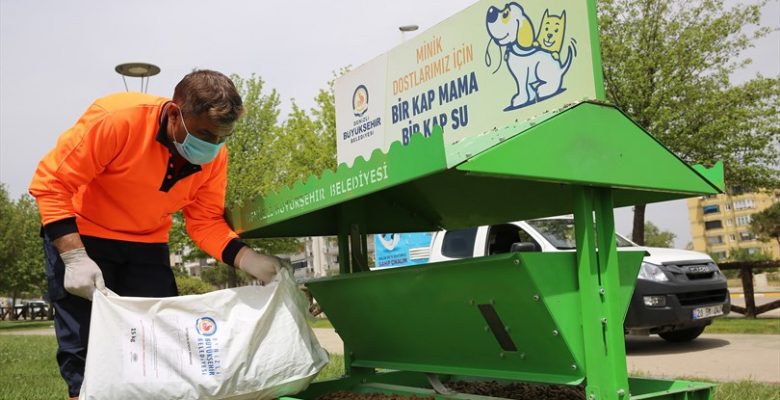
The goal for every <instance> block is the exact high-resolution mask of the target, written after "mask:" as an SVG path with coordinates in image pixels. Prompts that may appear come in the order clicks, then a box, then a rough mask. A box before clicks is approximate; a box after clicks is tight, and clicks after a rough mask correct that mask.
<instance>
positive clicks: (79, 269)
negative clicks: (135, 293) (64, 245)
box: [60, 247, 106, 300]
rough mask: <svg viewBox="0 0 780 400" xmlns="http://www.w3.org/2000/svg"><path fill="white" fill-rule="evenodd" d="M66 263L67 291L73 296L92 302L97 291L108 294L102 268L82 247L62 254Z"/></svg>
mask: <svg viewBox="0 0 780 400" xmlns="http://www.w3.org/2000/svg"><path fill="white" fill-rule="evenodd" d="M60 257H61V258H62V262H63V263H65V282H64V285H65V290H67V291H68V293H70V294H72V295H76V296H79V297H83V298H85V299H87V300H92V294H93V293H95V289H97V290H100V291H101V292H103V293H104V294H105V293H106V284H105V283H104V282H103V273H102V272H101V271H100V267H98V265H97V264H95V262H94V261H92V259H91V258H89V256H88V255H87V251H86V250H85V249H84V248H83V247H81V248H78V249H74V250H70V251H66V252H64V253H62V254H60Z"/></svg>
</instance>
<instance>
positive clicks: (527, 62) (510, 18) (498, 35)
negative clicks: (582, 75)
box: [485, 2, 576, 111]
mask: <svg viewBox="0 0 780 400" xmlns="http://www.w3.org/2000/svg"><path fill="white" fill-rule="evenodd" d="M559 22H560V21H559ZM486 24H487V31H488V34H489V35H490V38H491V42H495V43H496V44H497V45H498V46H499V48H501V49H502V53H503V57H502V59H504V60H506V64H507V68H508V69H509V73H510V74H511V75H512V78H514V80H515V83H516V84H517V93H516V94H515V95H514V96H512V100H511V102H510V104H509V106H507V107H506V108H505V109H504V111H509V110H516V109H518V108H522V107H526V106H529V105H531V104H534V103H536V102H539V101H542V100H545V99H547V98H550V97H552V96H555V95H557V94H559V93H561V92H563V91H564V90H565V88H564V87H563V77H564V76H565V75H566V72H568V70H569V67H570V66H571V63H572V61H573V59H574V57H575V56H576V47H574V43H576V42H574V41H573V40H572V42H573V43H572V44H571V45H569V46H568V54H567V57H566V61H565V62H561V60H556V59H555V57H553V51H551V49H545V48H542V47H541V46H540V45H539V44H538V43H539V41H538V40H537V37H536V31H535V30H534V26H533V24H532V23H531V19H530V18H529V17H528V15H527V14H526V13H525V11H524V10H523V7H522V6H520V4H518V3H515V2H512V3H508V4H507V5H506V6H504V8H503V9H498V8H496V7H492V6H491V7H490V8H489V9H488V11H487V17H486ZM561 31H562V29H561ZM561 36H562V32H561ZM551 39H552V38H551ZM562 39H563V38H562V37H561V42H562ZM544 40H545V38H542V41H544ZM534 44H536V46H535V45H534ZM552 45H553V44H551V46H552ZM488 46H490V43H488ZM488 50H489V48H488ZM485 62H486V64H487V65H488V66H490V56H489V53H486V57H485ZM499 62H500V61H499ZM500 67H501V66H500V65H499V68H500ZM496 71H498V69H496ZM494 73H495V72H494Z"/></svg>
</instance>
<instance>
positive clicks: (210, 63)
mask: <svg viewBox="0 0 780 400" xmlns="http://www.w3.org/2000/svg"><path fill="white" fill-rule="evenodd" d="M474 2H475V1H473V0H435V1H433V0H426V1H419V0H417V1H410V0H394V1H381V2H380V1H374V0H362V1H358V0H339V1H322V0H320V1H306V0H304V1H298V2H294V3H293V2H284V1H257V0H226V1H219V2H215V1H205V0H164V1H160V0H135V1H132V2H131V1H106V0H71V1H62V0H0V182H2V183H4V184H5V185H6V186H7V189H8V190H9V192H10V195H11V197H12V198H18V197H19V196H21V195H22V194H23V193H25V192H26V190H27V185H28V184H29V182H30V179H31V177H32V174H33V172H34V170H35V167H36V165H37V163H38V161H39V160H40V159H41V158H42V157H43V156H44V155H45V154H46V153H47V152H48V151H49V150H50V149H51V148H52V147H53V146H54V144H55V142H56V139H57V137H58V136H59V135H60V134H61V133H62V132H63V131H64V130H66V129H67V128H69V127H70V126H72V125H73V123H75V122H76V120H77V119H78V117H79V116H80V115H81V113H82V112H83V111H84V110H85V109H86V108H87V107H88V106H89V104H90V103H91V102H92V101H94V100H95V99H96V98H99V97H102V96H104V95H107V94H109V93H112V92H118V91H124V90H125V86H124V83H123V81H122V77H121V76H120V75H118V74H117V73H116V72H115V71H114V67H115V66H116V65H117V64H121V63H125V62H138V61H140V62H149V63H152V64H155V65H157V66H159V67H160V68H161V73H160V74H159V75H157V76H154V77H152V78H151V80H150V82H149V86H148V92H149V93H152V94H157V95H161V96H172V94H173V88H174V86H175V85H176V83H178V81H179V80H180V79H181V77H183V76H184V75H185V74H186V73H188V72H189V71H191V70H192V69H193V68H208V69H214V70H218V71H221V72H223V73H226V74H233V73H235V74H238V75H240V76H242V77H250V76H251V75H252V74H255V75H256V76H259V77H261V78H262V79H263V80H264V81H265V82H266V88H269V89H270V88H274V89H276V90H278V91H279V93H280V94H281V98H282V101H283V104H282V114H283V115H284V114H286V112H287V111H288V110H289V109H290V107H291V106H290V105H291V100H292V99H295V102H296V103H297V104H298V105H300V106H302V107H303V108H305V109H309V108H311V107H312V106H313V105H314V101H313V98H314V97H315V96H316V94H317V92H318V91H319V89H321V88H324V87H325V86H326V82H327V81H328V80H330V79H332V78H333V73H334V71H338V70H339V69H340V68H342V67H345V66H359V65H361V64H363V63H365V62H366V61H369V60H370V59H372V58H374V57H375V56H377V55H380V54H382V53H384V52H386V51H388V50H390V49H391V48H393V47H395V46H397V45H398V44H400V43H401V41H402V40H403V39H404V38H403V37H402V34H401V33H400V31H399V30H398V27H399V26H401V25H409V24H416V25H419V26H420V30H419V31H418V32H422V31H424V30H425V29H427V28H429V27H431V26H433V25H435V24H436V23H438V22H441V21H442V20H444V19H446V18H447V17H448V16H450V15H453V14H455V13H457V12H458V11H460V10H462V9H464V8H466V7H467V6H469V5H471V4H473V3H474ZM734 3H736V2H734V1H731V2H729V4H734ZM502 4H503V3H502V2H496V5H502ZM778 21H780V1H778V0H773V1H770V2H769V3H768V4H767V5H766V6H765V7H764V9H763V10H762V23H763V24H765V25H768V26H773V27H775V28H777V27H778V26H780V22H778ZM414 34H415V33H407V35H408V36H407V38H408V37H411V36H412V35H414ZM744 56H746V57H750V58H752V59H753V60H754V62H753V63H752V64H751V65H750V66H749V67H748V68H746V69H745V70H743V71H741V72H740V73H738V74H737V75H735V76H734V77H733V78H734V80H735V81H737V82H739V81H744V80H747V79H749V78H750V77H752V76H754V75H755V74H756V73H762V74H764V75H768V76H777V75H780V32H777V31H776V32H774V33H773V34H772V35H770V36H769V37H768V38H765V39H764V40H762V41H760V42H757V43H755V47H754V48H753V49H751V50H750V51H748V52H747V54H745V55H744ZM127 84H128V86H129V87H130V89H131V90H139V88H140V81H139V80H138V79H128V80H127ZM631 215H632V213H631V209H630V208H623V209H618V210H616V214H615V217H616V224H617V231H618V232H620V233H626V234H630V232H631ZM647 220H648V221H652V222H653V223H655V224H656V225H658V226H659V227H660V228H661V229H664V230H670V231H672V232H674V233H675V234H676V235H677V239H676V241H675V246H676V247H679V248H684V247H685V246H686V245H687V243H688V242H690V240H691V234H690V227H689V222H688V212H687V206H686V203H685V201H684V200H680V201H674V202H668V203H659V204H653V205H649V206H648V209H647Z"/></svg>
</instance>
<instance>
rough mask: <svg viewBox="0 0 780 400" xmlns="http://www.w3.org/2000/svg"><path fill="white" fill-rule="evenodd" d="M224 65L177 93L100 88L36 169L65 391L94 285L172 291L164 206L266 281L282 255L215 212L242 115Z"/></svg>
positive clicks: (83, 338) (74, 390) (77, 383)
mask: <svg viewBox="0 0 780 400" xmlns="http://www.w3.org/2000/svg"><path fill="white" fill-rule="evenodd" d="M243 112H244V108H243V105H242V101H241V96H240V95H239V94H238V92H237V90H236V88H235V86H234V85H233V82H231V81H230V79H229V78H228V77H226V76H225V75H223V74H221V73H219V72H215V71H208V70H200V71H195V72H192V73H190V74H189V75H187V76H185V77H184V79H182V80H181V82H179V84H178V85H176V89H175V90H174V93H173V99H167V98H163V97H155V96H150V95H146V94H142V93H120V94H115V95H111V96H108V97H104V98H101V99H98V100H97V101H95V103H93V104H92V105H91V106H90V107H89V108H88V109H87V111H86V112H85V113H84V115H82V116H81V118H80V119H79V120H78V122H77V123H76V125H74V126H73V127H72V128H70V129H69V130H67V131H66V132H65V133H63V134H62V135H61V136H60V138H59V139H58V141H57V145H56V147H55V148H54V149H53V150H52V151H51V152H49V154H47V155H46V156H45V157H44V158H43V160H41V162H40V164H38V168H37V170H36V171H35V176H34V177H33V180H32V183H31V184H30V194H32V195H33V196H34V197H35V198H36V200H37V202H38V208H39V210H40V213H41V219H42V223H43V230H42V231H43V238H44V250H45V253H46V276H47V279H48V284H49V290H48V296H49V300H50V301H51V302H52V303H53V305H54V308H55V311H56V313H55V319H54V327H55V332H56V334H57V341H58V345H59V346H58V350H57V362H58V363H59V366H60V372H61V374H62V377H63V378H64V379H65V381H66V382H67V384H68V390H69V393H70V396H71V397H75V396H78V394H79V390H80V388H81V383H82V380H83V375H84V360H85V359H86V352H87V339H88V334H89V323H90V311H91V305H92V303H91V299H92V295H93V293H94V292H95V290H100V291H103V292H105V289H106V288H108V289H111V290H112V291H114V292H116V293H117V294H119V295H120V296H144V297H166V296H176V295H177V294H178V291H177V289H176V282H175V281H174V277H173V272H172V271H171V266H170V259H169V252H168V245H167V242H168V231H169V230H170V227H171V214H173V213H175V212H177V211H179V210H183V211H184V217H185V219H186V226H187V233H188V234H189V235H190V237H191V238H192V239H193V241H194V242H195V243H196V244H197V245H198V246H199V247H200V248H201V249H203V250H204V251H206V252H207V253H209V254H210V255H211V256H212V257H214V258H216V259H218V260H221V261H222V262H224V263H226V264H230V265H233V266H235V267H237V268H239V269H241V270H244V271H246V272H247V273H249V274H251V275H253V276H254V277H256V278H257V279H258V280H260V281H261V282H264V283H267V282H269V281H270V280H271V279H273V277H274V276H275V275H276V273H277V272H278V270H279V268H280V262H279V259H278V258H276V257H272V256H266V255H262V254H259V253H256V252H255V251H254V250H252V249H251V248H249V247H248V246H246V245H245V244H243V243H242V242H241V241H240V240H238V235H236V233H235V232H233V231H232V230H231V229H230V227H229V226H228V225H227V223H226V222H225V219H224V217H223V215H224V214H223V213H224V203H225V187H226V184H227V183H226V181H227V157H228V155H227V149H226V148H225V145H224V143H225V140H227V139H228V137H229V136H230V135H231V133H232V131H233V127H234V126H235V122H236V120H238V118H239V117H240V116H241V115H242V114H243Z"/></svg>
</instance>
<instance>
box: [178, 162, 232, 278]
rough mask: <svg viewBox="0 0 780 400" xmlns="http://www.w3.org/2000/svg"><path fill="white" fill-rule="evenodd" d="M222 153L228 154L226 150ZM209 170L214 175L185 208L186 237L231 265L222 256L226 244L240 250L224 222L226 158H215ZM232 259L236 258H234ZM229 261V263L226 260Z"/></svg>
mask: <svg viewBox="0 0 780 400" xmlns="http://www.w3.org/2000/svg"><path fill="white" fill-rule="evenodd" d="M222 151H224V152H226V153H227V150H226V149H223V150H222ZM214 163H215V165H214V166H213V168H212V171H213V174H212V176H211V177H210V178H209V179H208V180H207V181H206V183H205V184H204V185H203V186H201V187H200V189H198V191H197V192H196V194H195V201H194V202H192V203H190V204H188V205H187V206H185V207H184V218H185V222H186V226H187V234H188V235H189V236H190V238H191V239H192V241H193V242H195V244H196V245H198V247H200V248H201V249H203V251H205V252H206V253H208V254H209V255H211V256H212V257H214V258H216V259H217V260H220V261H222V262H227V263H229V264H232V262H233V260H232V257H230V256H228V257H225V256H224V255H225V252H223V251H224V250H225V249H226V247H227V246H228V244H231V241H232V242H233V243H232V245H233V246H237V245H238V246H239V247H240V246H241V245H239V244H238V243H240V242H238V241H234V239H236V238H238V235H237V234H236V233H235V232H233V230H232V229H230V226H228V224H227V221H225V190H226V188H227V154H225V156H222V157H220V156H217V159H216V160H214ZM233 256H235V255H234V254H233ZM225 258H231V260H225Z"/></svg>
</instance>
